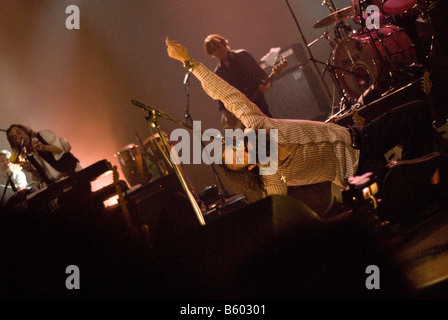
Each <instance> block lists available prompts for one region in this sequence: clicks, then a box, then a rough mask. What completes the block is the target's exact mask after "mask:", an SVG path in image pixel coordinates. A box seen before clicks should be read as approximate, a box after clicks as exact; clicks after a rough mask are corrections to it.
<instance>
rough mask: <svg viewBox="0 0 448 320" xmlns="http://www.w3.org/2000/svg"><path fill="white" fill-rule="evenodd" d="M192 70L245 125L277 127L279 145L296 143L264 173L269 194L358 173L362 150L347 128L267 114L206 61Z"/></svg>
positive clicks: (342, 181) (338, 181) (339, 181)
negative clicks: (274, 167)
mask: <svg viewBox="0 0 448 320" xmlns="http://www.w3.org/2000/svg"><path fill="white" fill-rule="evenodd" d="M192 73H193V74H194V75H195V76H196V78H197V79H198V80H199V81H200V82H201V85H202V87H203V88H204V90H205V92H206V93H207V94H208V95H209V96H210V97H211V98H212V99H215V100H221V101H222V102H223V103H224V106H225V107H226V108H227V109H228V110H229V111H230V112H232V113H233V114H235V116H236V117H237V118H239V119H240V120H241V122H242V123H243V124H244V125H245V126H246V127H248V128H252V129H254V130H257V129H267V130H269V129H278V143H279V146H280V145H283V146H289V147H290V146H294V147H292V149H293V151H292V152H291V153H290V155H289V156H288V157H287V158H286V159H285V160H283V161H280V162H279V163H278V170H277V172H276V173H275V174H272V175H264V176H263V177H262V178H263V180H264V184H265V188H266V191H267V194H268V195H272V194H282V195H286V194H287V187H288V186H301V185H308V184H315V183H320V182H325V181H331V182H334V183H336V184H338V185H341V186H343V185H345V183H346V181H347V179H348V178H349V177H351V176H354V175H355V172H356V169H357V166H358V161H359V150H356V149H354V148H352V146H351V136H350V133H349V131H348V130H347V128H345V127H343V126H340V125H337V124H334V123H325V122H320V121H311V120H299V119H272V118H268V117H266V116H265V115H264V114H263V113H262V112H261V111H260V109H259V108H258V107H257V106H256V105H255V104H253V103H252V102H251V101H250V100H249V99H248V98H247V97H246V96H245V95H244V94H242V93H241V92H239V91H238V90H237V89H235V88H234V87H232V86H231V85H229V84H228V83H227V82H225V81H224V80H223V79H221V78H220V77H218V76H217V75H216V74H214V73H213V72H212V71H210V70H209V69H207V68H206V67H205V66H204V65H202V64H200V63H198V65H197V66H196V67H194V68H193V70H192Z"/></svg>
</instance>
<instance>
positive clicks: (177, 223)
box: [125, 174, 200, 242]
mask: <svg viewBox="0 0 448 320" xmlns="http://www.w3.org/2000/svg"><path fill="white" fill-rule="evenodd" d="M130 191H131V192H129V193H128V194H127V195H126V196H125V198H126V201H127V205H128V208H129V211H130V215H131V219H132V222H133V223H134V225H136V226H138V227H140V226H142V225H147V226H148V228H149V235H150V238H151V240H152V241H154V242H156V241H158V240H159V239H162V238H166V237H171V236H177V235H180V234H182V233H185V232H190V231H191V230H193V229H194V228H197V227H198V226H199V225H200V224H199V221H198V219H197V217H196V214H195V212H194V210H193V206H192V205H191V202H190V200H189V198H188V196H187V194H186V192H185V191H184V189H183V187H182V185H181V184H180V182H179V179H178V178H177V176H176V175H175V174H169V175H165V176H161V177H159V178H157V179H156V180H154V181H152V182H150V183H148V184H146V185H144V186H141V187H139V188H137V189H135V190H130Z"/></svg>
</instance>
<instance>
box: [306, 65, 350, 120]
mask: <svg viewBox="0 0 448 320" xmlns="http://www.w3.org/2000/svg"><path fill="white" fill-rule="evenodd" d="M309 59H311V58H309ZM313 60H314V62H316V63H320V64H323V65H325V68H324V71H326V70H328V69H329V70H330V71H329V72H330V73H331V75H332V79H333V82H334V83H335V85H336V88H337V89H338V91H339V94H340V96H341V97H342V98H341V101H340V102H339V111H338V112H337V113H336V114H333V113H332V116H338V115H340V114H341V113H344V112H345V111H347V110H349V109H350V108H351V102H350V100H349V99H348V98H347V94H346V92H345V91H344V90H343V89H342V87H341V84H340V83H339V81H338V79H337V78H336V74H335V70H340V71H342V72H343V73H351V74H354V75H356V73H355V72H353V71H348V70H345V69H342V68H339V67H337V66H334V65H331V64H330V63H329V62H328V61H327V62H322V61H319V60H315V59H313Z"/></svg>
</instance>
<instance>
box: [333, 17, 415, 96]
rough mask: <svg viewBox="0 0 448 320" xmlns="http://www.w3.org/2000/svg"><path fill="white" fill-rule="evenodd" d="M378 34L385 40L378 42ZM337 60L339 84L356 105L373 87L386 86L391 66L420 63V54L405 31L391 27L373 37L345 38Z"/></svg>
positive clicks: (359, 35) (373, 33) (375, 33)
mask: <svg viewBox="0 0 448 320" xmlns="http://www.w3.org/2000/svg"><path fill="white" fill-rule="evenodd" d="M377 32H378V34H380V35H381V36H382V38H383V41H380V40H379V39H378V34H377ZM370 36H372V39H373V43H372V41H371V39H370ZM375 48H376V49H375ZM377 50H378V52H379V55H380V57H381V59H380V58H379V56H378V54H377ZM333 59H334V62H335V65H336V67H337V68H336V70H335V75H336V78H337V80H338V82H339V83H340V84H341V87H342V89H343V90H344V91H345V93H346V94H347V97H348V98H349V100H351V101H352V102H355V101H356V100H357V99H358V98H359V97H360V96H361V95H362V94H363V93H364V92H365V91H366V90H367V89H369V88H370V87H371V86H372V85H375V86H378V87H380V88H381V87H382V86H383V85H385V84H386V82H387V74H388V70H387V67H388V64H389V63H392V65H394V66H398V65H410V64H412V63H415V62H417V54H416V51H415V49H414V45H413V43H412V41H411V40H410V38H409V37H408V35H407V34H406V33H405V32H404V30H403V29H401V28H399V27H397V26H395V25H387V26H385V27H383V28H380V29H379V30H378V31H375V30H373V31H371V32H370V35H369V34H367V33H361V34H354V35H352V36H351V37H350V38H347V39H344V40H343V41H342V42H340V43H339V44H338V46H337V47H336V48H335V50H334V56H333ZM382 61H384V62H385V65H384V64H383V63H382Z"/></svg>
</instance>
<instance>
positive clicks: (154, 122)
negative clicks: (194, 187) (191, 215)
mask: <svg viewBox="0 0 448 320" xmlns="http://www.w3.org/2000/svg"><path fill="white" fill-rule="evenodd" d="M132 103H133V104H134V105H136V106H138V107H140V108H142V109H143V110H146V111H148V112H149V116H148V117H146V120H147V121H148V123H149V125H150V127H155V128H156V130H157V132H158V133H159V136H160V139H161V140H162V143H163V145H164V147H165V149H166V150H169V149H170V148H169V145H168V142H167V140H166V137H165V135H164V132H163V131H162V130H161V128H160V124H159V118H160V117H164V118H166V119H168V120H172V121H175V122H176V123H179V124H181V125H183V126H185V125H184V124H182V123H181V122H179V121H177V120H175V119H174V118H173V117H171V116H170V115H169V114H166V113H164V112H161V111H158V110H156V109H153V108H150V107H148V106H146V105H144V104H142V103H140V102H138V101H136V100H132ZM163 155H164V157H166V158H168V157H167V155H166V154H165V153H164V152H163ZM167 160H168V163H170V164H171V165H172V167H173V169H174V172H175V173H176V175H177V177H178V178H179V181H180V183H181V185H182V187H183V189H184V191H185V193H186V194H187V196H188V199H189V200H190V203H191V205H192V207H193V210H194V212H195V214H196V217H197V219H198V221H199V224H200V225H201V226H205V220H204V216H203V215H202V211H201V209H200V207H199V205H198V203H197V201H196V199H195V198H194V196H193V194H192V193H191V191H190V189H189V188H188V185H187V183H186V181H185V179H184V177H183V175H182V172H181V171H180V170H179V168H178V166H177V165H175V164H172V163H171V161H170V159H169V158H168V159H167Z"/></svg>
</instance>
